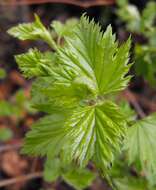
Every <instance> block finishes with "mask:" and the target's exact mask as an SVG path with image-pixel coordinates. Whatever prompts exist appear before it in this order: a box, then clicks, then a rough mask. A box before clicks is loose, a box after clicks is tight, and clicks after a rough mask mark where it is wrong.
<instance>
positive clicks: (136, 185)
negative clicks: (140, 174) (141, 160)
mask: <svg viewBox="0 0 156 190" xmlns="http://www.w3.org/2000/svg"><path fill="white" fill-rule="evenodd" d="M115 185H116V186H117V189H119V190H148V188H147V184H146V182H145V181H144V180H142V179H137V178H134V177H124V178H122V179H120V178H119V179H116V180H115ZM152 189H153V188H152ZM152 189H150V190H152ZM153 190H154V189H153Z"/></svg>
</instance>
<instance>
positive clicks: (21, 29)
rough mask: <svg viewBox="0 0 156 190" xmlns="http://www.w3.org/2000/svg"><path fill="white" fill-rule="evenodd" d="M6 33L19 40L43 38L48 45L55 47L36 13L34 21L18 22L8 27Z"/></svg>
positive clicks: (48, 32)
mask: <svg viewBox="0 0 156 190" xmlns="http://www.w3.org/2000/svg"><path fill="white" fill-rule="evenodd" d="M8 33H9V34H10V35H12V36H13V37H15V38H18V39H20V40H43V41H45V42H46V43H48V44H49V46H50V47H52V48H54V49H57V47H56V44H55V42H54V40H53V39H52V36H51V33H50V31H48V30H47V29H46V28H45V26H44V25H43V24H42V22H41V21H40V18H39V17H38V16H37V15H36V14H35V21H34V22H32V23H24V24H19V25H18V26H15V27H12V28H11V29H9V30H8Z"/></svg>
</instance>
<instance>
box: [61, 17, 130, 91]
mask: <svg viewBox="0 0 156 190" xmlns="http://www.w3.org/2000/svg"><path fill="white" fill-rule="evenodd" d="M90 31H92V32H90ZM65 39H66V44H67V45H66V46H65V48H64V49H60V50H59V52H58V56H59V59H60V62H61V64H63V65H68V66H69V67H72V68H73V70H76V71H77V72H78V73H79V74H81V75H85V76H86V77H88V78H89V79H90V80H92V81H93V82H94V86H95V89H94V91H96V92H98V93H99V94H108V93H112V92H116V91H120V90H122V89H124V88H125V87H126V85H127V83H128V81H129V79H130V77H129V76H125V75H126V74H127V72H128V70H129V68H130V66H131V64H128V57H129V55H128V52H129V48H130V40H128V41H127V42H126V43H125V44H123V45H122V46H121V47H118V43H117V42H116V41H115V40H116V39H115V36H114V35H113V34H112V29H111V26H109V27H108V28H107V30H106V32H105V33H104V34H103V33H102V31H101V27H100V26H99V25H98V24H97V25H96V24H95V22H94V21H93V20H92V21H90V22H89V18H87V17H85V16H82V17H81V19H80V23H79V25H78V26H77V27H76V29H75V30H74V34H73V36H72V37H70V38H65Z"/></svg>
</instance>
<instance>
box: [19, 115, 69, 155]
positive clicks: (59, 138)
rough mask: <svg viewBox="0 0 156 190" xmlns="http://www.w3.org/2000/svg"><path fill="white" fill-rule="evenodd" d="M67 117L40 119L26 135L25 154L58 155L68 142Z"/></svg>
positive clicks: (54, 116) (53, 116) (56, 116)
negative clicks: (66, 136)
mask: <svg viewBox="0 0 156 190" xmlns="http://www.w3.org/2000/svg"><path fill="white" fill-rule="evenodd" d="M66 116H67V115H63V114H53V115H50V116H46V117H44V118H42V119H40V120H39V121H38V122H37V123H35V124H34V125H33V126H32V130H31V131H29V132H28V133H27V135H26V139H25V144H24V147H23V150H22V152H23V153H29V154H33V155H51V156H55V155H58V153H59V152H60V150H61V149H62V147H63V145H64V144H65V142H66V138H65V135H66V133H67V132H68V130H69V127H65V125H64V123H65V121H66V119H65V118H66Z"/></svg>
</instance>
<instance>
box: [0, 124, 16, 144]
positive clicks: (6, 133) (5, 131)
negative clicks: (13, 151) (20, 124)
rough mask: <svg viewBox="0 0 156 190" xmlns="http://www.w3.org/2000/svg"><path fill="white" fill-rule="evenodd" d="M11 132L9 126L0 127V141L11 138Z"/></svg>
mask: <svg viewBox="0 0 156 190" xmlns="http://www.w3.org/2000/svg"><path fill="white" fill-rule="evenodd" d="M12 136H13V132H12V130H11V129H9V128H4V127H3V128H0V141H4V142H5V141H8V140H10V139H11V138H12Z"/></svg>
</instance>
